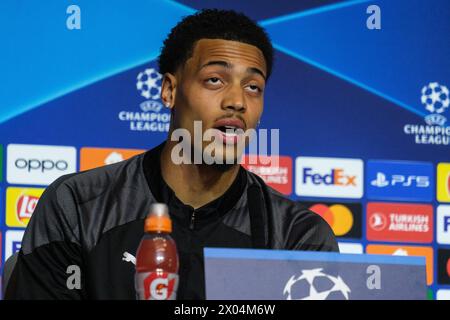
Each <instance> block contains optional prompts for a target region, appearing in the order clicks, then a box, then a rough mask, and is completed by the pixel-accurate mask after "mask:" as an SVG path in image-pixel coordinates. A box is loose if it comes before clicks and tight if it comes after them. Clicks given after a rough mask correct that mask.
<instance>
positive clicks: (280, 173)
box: [242, 155, 292, 195]
mask: <svg viewBox="0 0 450 320" xmlns="http://www.w3.org/2000/svg"><path fill="white" fill-rule="evenodd" d="M274 164H276V165H274ZM242 166H243V167H244V168H245V169H247V170H248V171H250V172H253V173H254V174H256V175H258V176H260V177H261V178H262V179H263V180H264V182H265V183H266V184H267V185H269V186H270V187H272V188H274V189H275V190H277V191H278V192H280V193H282V194H285V195H290V194H291V193H292V158H291V157H287V156H278V157H275V156H248V155H246V156H244V157H243V161H242Z"/></svg>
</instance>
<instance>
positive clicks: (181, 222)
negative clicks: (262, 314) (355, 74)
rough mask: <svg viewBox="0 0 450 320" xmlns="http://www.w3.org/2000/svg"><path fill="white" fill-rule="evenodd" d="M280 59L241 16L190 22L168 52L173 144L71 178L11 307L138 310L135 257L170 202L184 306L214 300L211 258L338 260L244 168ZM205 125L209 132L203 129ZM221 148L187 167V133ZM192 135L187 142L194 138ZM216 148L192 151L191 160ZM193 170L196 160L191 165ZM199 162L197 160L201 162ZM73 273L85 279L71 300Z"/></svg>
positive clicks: (36, 229)
mask: <svg viewBox="0 0 450 320" xmlns="http://www.w3.org/2000/svg"><path fill="white" fill-rule="evenodd" d="M272 59H273V49H272V46H271V43H270V40H269V39H268V37H267V35H266V33H265V32H264V30H263V29H261V28H260V27H259V26H257V25H256V24H255V23H254V22H253V21H251V20H250V19H248V18H247V17H246V16H244V15H241V14H237V13H235V12H233V11H220V10H204V11H201V12H199V13H197V14H195V15H192V16H189V17H186V18H185V19H184V20H183V21H181V22H180V23H179V24H178V25H177V26H176V27H175V28H174V29H172V31H171V33H170V34H169V36H168V38H167V39H166V40H165V42H164V47H163V49H162V52H161V55H160V58H159V67H160V72H161V73H162V74H163V75H164V78H163V83H162V93H161V99H162V101H163V102H164V104H165V105H166V106H167V107H169V108H171V111H172V113H171V114H172V117H171V127H170V132H169V137H168V139H167V141H166V142H165V143H163V144H161V145H160V146H158V147H156V148H154V149H152V150H150V151H148V152H146V153H145V154H142V155H139V156H136V157H134V158H132V159H130V160H127V161H123V162H120V163H118V164H114V165H110V166H106V167H102V168H98V169H94V170H90V171H86V172H81V173H77V174H72V175H68V176H64V177H61V178H59V179H58V180H57V181H55V182H54V183H53V184H51V185H50V186H49V187H48V188H47V189H46V191H45V193H44V194H43V196H42V197H41V199H40V201H39V204H38V206H37V207H36V210H35V211H34V214H33V217H32V219H31V221H30V224H29V226H28V228H27V230H26V233H25V236H24V239H23V243H22V249H21V251H20V253H19V256H18V261H17V264H16V266H15V268H14V271H13V274H12V276H11V280H10V283H9V285H8V287H7V290H6V298H7V299H135V297H136V294H135V289H134V272H135V269H134V267H135V266H134V264H133V262H134V255H135V253H136V250H137V247H138V245H139V242H140V241H141V238H142V236H143V232H144V231H143V230H144V219H145V217H146V215H147V213H148V210H149V207H150V205H151V204H152V203H155V202H164V203H166V204H167V205H168V207H169V213H170V215H171V218H172V221H173V234H172V236H173V238H174V239H175V241H176V244H177V248H178V253H179V258H180V272H179V279H180V282H179V288H178V294H177V298H179V299H204V298H205V289H204V268H203V248H204V247H233V248H236V247H238V248H274V249H293V250H320V251H338V247H337V244H336V241H335V239H334V236H333V233H332V231H331V229H330V228H329V226H328V225H327V223H326V222H324V220H322V218H321V217H320V216H318V215H316V214H314V213H312V212H310V211H308V210H306V209H305V208H303V207H301V206H300V205H299V204H297V203H295V202H294V201H290V200H289V199H286V198H284V197H282V196H281V195H280V194H278V193H277V192H275V191H274V190H272V189H270V188H269V187H267V186H266V185H265V184H264V182H263V181H262V180H261V179H260V178H258V177H257V176H256V175H254V174H252V173H250V172H248V171H246V170H245V169H243V168H242V167H241V166H240V165H239V164H236V162H237V159H238V158H239V155H240V153H241V152H242V150H241V149H239V148H238V143H237V141H238V140H239V139H241V137H242V135H239V134H237V133H236V132H235V130H236V129H242V130H244V131H245V130H248V129H252V128H255V127H256V126H257V123H258V121H259V118H260V116H261V113H262V110H263V102H264V87H265V85H266V81H267V79H268V78H269V76H270V73H271V69H272ZM197 121H200V122H197ZM195 122H197V123H201V125H202V133H203V132H206V131H207V130H210V131H211V132H212V133H213V135H214V136H215V137H216V139H215V140H214V143H215V144H216V146H217V147H219V146H220V147H221V148H217V150H216V151H215V153H214V154H213V155H212V156H213V158H214V159H215V160H217V161H216V162H217V163H219V162H220V161H219V160H220V159H222V160H225V159H229V158H230V157H231V158H232V159H234V162H235V163H234V164H223V165H221V164H217V163H215V164H206V163H204V162H203V161H202V162H201V163H181V164H179V163H175V162H174V161H173V156H174V152H173V151H174V148H175V147H176V145H177V143H178V142H176V141H172V140H171V136H172V135H173V134H174V132H176V130H177V129H184V130H185V131H184V132H188V133H189V134H190V135H191V136H194V135H195V129H194V127H195V125H194V124H195ZM186 130H187V131H186ZM209 143H210V142H208V141H206V142H202V143H201V144H200V145H199V144H192V145H190V147H191V151H192V154H191V158H192V155H193V154H195V153H199V152H200V154H202V151H204V150H205V148H206V147H207V146H208V145H209ZM188 158H189V157H188ZM191 158H190V159H188V160H191ZM69 266H78V267H79V268H80V270H81V276H82V283H81V287H80V288H75V289H73V288H72V289H69V288H68V286H67V280H68V277H69V276H70V273H69V274H68V273H67V270H68V267H69Z"/></svg>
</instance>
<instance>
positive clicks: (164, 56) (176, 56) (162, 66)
mask: <svg viewBox="0 0 450 320" xmlns="http://www.w3.org/2000/svg"><path fill="white" fill-rule="evenodd" d="M200 39H223V40H232V41H239V42H242V43H246V44H250V45H253V46H255V47H257V48H258V49H259V50H261V52H262V53H263V55H264V58H265V60H266V67H267V75H266V78H267V79H268V78H269V76H270V74H271V71H272V65H273V47H272V43H271V41H270V38H269V36H268V35H267V33H266V32H265V30H264V29H263V28H262V27H260V26H258V25H257V24H256V22H254V21H253V20H251V19H250V18H249V17H247V16H246V15H244V14H242V13H237V12H235V11H233V10H218V9H204V10H201V11H198V12H196V13H195V14H193V15H190V16H187V17H185V18H184V19H183V20H181V21H180V22H179V23H178V24H177V25H176V26H175V27H174V28H172V30H171V31H170V33H169V35H168V37H167V38H166V40H164V45H163V47H162V49H161V54H160V56H159V59H158V64H159V72H160V73H161V74H165V73H166V72H169V73H172V74H174V73H175V72H176V71H177V70H178V68H179V67H180V66H182V65H184V63H185V62H186V61H187V60H188V59H189V58H190V57H191V56H192V53H193V50H194V45H195V44H196V42H197V41H198V40H200Z"/></svg>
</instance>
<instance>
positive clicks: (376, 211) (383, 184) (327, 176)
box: [0, 0, 450, 298]
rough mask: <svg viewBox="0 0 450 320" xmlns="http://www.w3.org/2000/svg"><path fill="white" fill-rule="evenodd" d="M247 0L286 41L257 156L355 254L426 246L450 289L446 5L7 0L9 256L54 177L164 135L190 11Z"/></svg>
mask: <svg viewBox="0 0 450 320" xmlns="http://www.w3.org/2000/svg"><path fill="white" fill-rule="evenodd" d="M208 7H210V8H212V7H216V8H226V9H235V10H238V11H241V12H244V13H246V14H247V15H249V16H250V17H252V18H253V19H254V20H256V21H258V23H259V24H261V25H262V26H264V27H265V28H266V29H267V31H268V33H269V35H270V37H271V39H272V41H273V44H274V46H275V49H276V56H275V60H276V62H275V67H274V71H273V75H272V77H271V79H270V80H269V83H268V86H267V90H266V93H265V105H264V114H263V118H262V121H261V126H260V127H261V128H267V129H272V128H279V129H280V155H281V157H280V164H279V167H278V168H267V167H265V166H264V165H263V164H261V165H252V166H248V168H249V169H250V170H252V171H254V172H256V173H258V174H260V175H261V176H262V177H263V178H264V179H265V180H266V181H267V182H268V183H269V184H270V185H272V186H273V187H274V188H275V189H277V190H279V191H280V192H282V193H284V194H285V195H286V196H288V197H290V198H291V199H293V200H296V201H301V202H303V203H304V204H305V205H306V206H308V207H309V208H311V209H312V210H313V211H315V212H316V213H317V214H320V215H322V216H323V217H324V218H325V219H326V220H327V221H328V223H329V224H330V225H331V226H332V228H333V231H334V232H335V234H336V236H337V237H338V239H339V242H340V246H341V250H342V251H343V252H353V253H371V254H372V253H373V254H380V253H381V254H394V255H413V256H414V255H420V256H425V257H426V262H427V285H428V286H429V297H430V298H448V297H449V296H450V262H449V259H450V127H448V124H449V123H450V107H449V104H450V99H449V88H450V59H449V57H450V40H449V39H450V37H449V33H450V2H449V1H447V0H427V1H425V0H384V1H382V0H380V1H333V0H326V1H318V0H303V1H271V0H268V1H266V0H264V1H261V0H259V1H241V0H227V1H206V0H179V1H168V0H134V1H131V2H130V1H121V0H109V1H92V0H89V1H88V0H85V1H83V0H75V1H64V0H59V1H45V2H42V1H19V0H14V1H13V0H7V1H1V2H0V36H1V37H0V46H1V50H0V72H1V78H0V79H1V80H0V81H1V85H0V145H1V146H0V159H1V161H0V193H1V196H0V217H1V219H0V241H1V246H0V248H1V249H2V253H1V257H2V259H1V266H2V267H3V264H4V261H5V260H6V259H7V258H8V257H9V256H10V255H11V254H12V253H14V252H16V251H17V250H19V248H20V243H21V238H22V235H23V232H24V230H25V227H26V225H27V223H28V221H29V218H30V217H31V216H32V213H33V209H34V207H35V205H36V203H37V201H38V199H39V197H40V195H41V194H42V192H43V190H44V188H45V187H46V186H48V185H49V184H50V183H51V182H52V181H53V180H54V179H56V178H57V177H59V176H60V175H62V174H67V173H70V172H75V171H81V170H86V169H89V168H92V167H96V166H100V165H105V164H109V163H114V162H117V161H121V160H123V159H126V158H129V157H131V156H133V155H135V154H137V153H140V152H142V151H143V150H146V149H149V148H151V147H153V146H156V145H157V144H159V143H160V142H161V141H163V140H164V139H165V138H166V135H167V130H168V126H169V119H170V115H169V112H168V110H167V109H166V108H164V107H163V105H162V104H161V101H160V99H159V93H160V84H161V75H160V74H159V73H158V68H157V64H156V58H157V56H158V53H159V49H160V47H161V45H162V41H163V39H164V38H165V36H166V35H167V33H168V32H169V30H170V29H171V27H173V26H174V25H175V24H176V23H177V22H178V21H179V20H180V19H181V18H182V17H183V16H186V15H189V14H192V13H194V12H196V11H197V10H199V9H201V8H208Z"/></svg>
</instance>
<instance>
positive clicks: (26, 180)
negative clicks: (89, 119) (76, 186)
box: [6, 144, 76, 185]
mask: <svg viewBox="0 0 450 320" xmlns="http://www.w3.org/2000/svg"><path fill="white" fill-rule="evenodd" d="M75 171H76V149H75V148H74V147H64V146H43V145H26V144H9V145H8V147H7V176H6V177H7V181H8V183H11V184H25V185H30V184H31V185H33V184H34V185H49V184H50V183H52V182H53V181H54V180H56V179H57V178H59V177H60V176H62V175H65V174H69V173H73V172H75Z"/></svg>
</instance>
